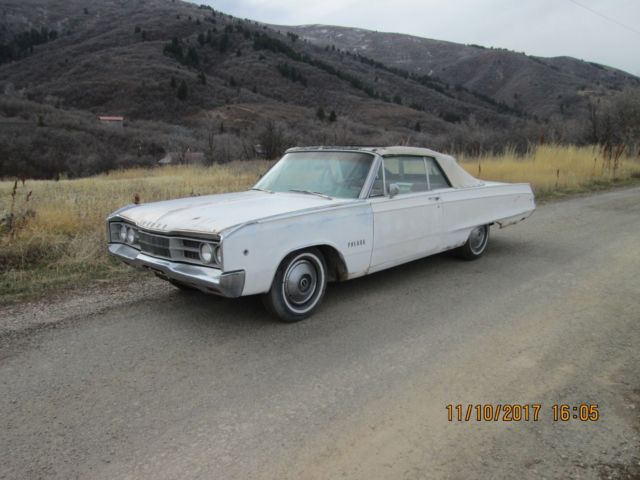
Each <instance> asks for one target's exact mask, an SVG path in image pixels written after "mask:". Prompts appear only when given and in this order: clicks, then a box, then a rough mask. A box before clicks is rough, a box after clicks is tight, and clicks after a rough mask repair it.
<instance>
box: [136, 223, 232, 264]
mask: <svg viewBox="0 0 640 480" xmlns="http://www.w3.org/2000/svg"><path fill="white" fill-rule="evenodd" d="M203 242H206V243H212V244H214V245H217V244H219V242H220V240H219V239H217V238H216V239H206V240H196V239H191V238H183V237H174V236H169V235H159V234H155V233H150V232H145V231H142V230H138V243H139V245H140V250H141V251H142V253H146V254H148V255H152V256H154V257H164V258H167V259H170V260H175V261H178V262H186V263H195V264H198V265H207V266H220V265H217V264H215V263H214V264H204V263H202V261H201V260H200V245H202V243H203Z"/></svg>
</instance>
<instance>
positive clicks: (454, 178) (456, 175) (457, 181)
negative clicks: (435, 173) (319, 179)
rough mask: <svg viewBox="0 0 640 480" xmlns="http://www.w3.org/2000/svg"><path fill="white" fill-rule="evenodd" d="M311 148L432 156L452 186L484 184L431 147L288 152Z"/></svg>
mask: <svg viewBox="0 0 640 480" xmlns="http://www.w3.org/2000/svg"><path fill="white" fill-rule="evenodd" d="M310 150H339V151H360V152H362V151H364V152H371V153H377V154H378V155H382V156H383V157H384V156H390V155H413V156H419V157H431V158H435V160H436V161H437V162H438V164H439V165H440V168H442V170H443V171H444V173H445V175H446V176H447V178H448V179H449V182H451V186H452V187H455V188H464V187H475V186H478V185H483V184H484V182H482V180H478V179H477V178H475V177H473V176H471V175H470V174H469V173H467V171H466V170H465V169H463V168H462V167H461V166H460V165H458V162H457V161H456V159H455V158H453V157H452V156H450V155H445V154H443V153H440V152H436V151H435V150H431V149H429V148H418V147H405V146H389V147H351V146H346V147H302V148H301V147H296V148H290V149H289V150H287V152H293V151H298V152H299V151H310Z"/></svg>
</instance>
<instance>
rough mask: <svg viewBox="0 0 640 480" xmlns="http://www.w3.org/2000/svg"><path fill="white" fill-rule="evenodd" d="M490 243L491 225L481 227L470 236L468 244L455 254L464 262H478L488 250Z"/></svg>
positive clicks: (475, 229)
mask: <svg viewBox="0 0 640 480" xmlns="http://www.w3.org/2000/svg"><path fill="white" fill-rule="evenodd" d="M488 243H489V225H480V226H478V227H476V228H474V229H473V230H471V233H470V234H469V238H468V239H467V243H465V244H464V245H463V246H461V247H459V248H457V249H456V250H455V253H456V255H457V256H458V257H460V258H462V259H464V260H477V259H478V258H480V257H481V256H482V255H483V254H484V252H485V251H486V250H487V244H488Z"/></svg>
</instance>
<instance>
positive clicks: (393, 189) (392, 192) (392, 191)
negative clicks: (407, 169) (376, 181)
mask: <svg viewBox="0 0 640 480" xmlns="http://www.w3.org/2000/svg"><path fill="white" fill-rule="evenodd" d="M399 193H400V187H399V186H398V184H397V183H392V184H391V185H389V198H393V197H395V196H396V195H398V194H399Z"/></svg>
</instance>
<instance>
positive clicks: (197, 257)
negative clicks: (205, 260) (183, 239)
mask: <svg viewBox="0 0 640 480" xmlns="http://www.w3.org/2000/svg"><path fill="white" fill-rule="evenodd" d="M184 256H185V257H187V258H191V259H193V260H200V255H199V254H198V252H190V251H189V250H185V251H184Z"/></svg>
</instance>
